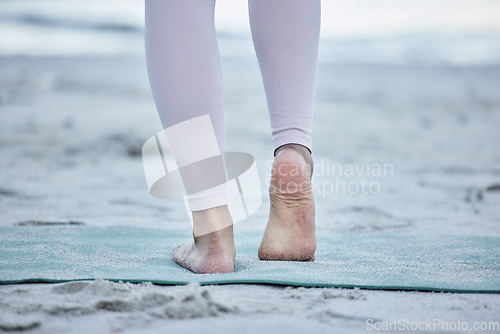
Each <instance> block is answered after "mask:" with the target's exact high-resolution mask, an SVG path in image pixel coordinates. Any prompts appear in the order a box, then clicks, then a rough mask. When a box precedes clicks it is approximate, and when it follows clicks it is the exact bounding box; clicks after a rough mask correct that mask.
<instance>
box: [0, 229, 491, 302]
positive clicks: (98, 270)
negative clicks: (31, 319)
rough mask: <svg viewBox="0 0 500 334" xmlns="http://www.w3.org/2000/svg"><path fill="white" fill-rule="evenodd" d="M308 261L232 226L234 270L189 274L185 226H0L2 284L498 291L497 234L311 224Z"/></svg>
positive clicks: (259, 236)
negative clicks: (342, 229)
mask: <svg viewBox="0 0 500 334" xmlns="http://www.w3.org/2000/svg"><path fill="white" fill-rule="evenodd" d="M317 234H318V250H317V252H316V261H315V262H278V261H260V260H259V259H258V258H257V249H258V246H259V242H260V238H261V236H262V232H261V231H258V232H238V231H237V232H236V233H235V238H236V250H237V258H236V264H235V270H236V271H235V272H234V273H231V274H213V275H207V274H206V275H196V274H193V273H191V272H190V271H188V270H185V269H183V268H181V267H180V266H178V265H177V264H176V263H175V262H174V261H173V260H172V256H171V254H172V249H173V248H174V247H175V246H177V245H180V244H182V243H184V242H186V241H188V240H190V238H191V235H190V231H188V230H171V229H150V228H138V227H123V226H113V227H92V226H85V225H75V226H13V227H0V283H3V284H8V283H25V282H66V281H72V280H86V279H95V278H102V279H107V280H112V281H127V282H144V281H148V282H153V283H157V284H187V283H190V282H199V283H200V284H202V285H203V284H228V283H263V284H280V285H293V286H308V287H349V288H350V287H359V288H367V289H390V290H422V291H447V292H485V293H500V278H499V269H500V238H497V237H487V236H443V235H402V234H371V233H366V234H354V233H327V232H324V231H318V232H317Z"/></svg>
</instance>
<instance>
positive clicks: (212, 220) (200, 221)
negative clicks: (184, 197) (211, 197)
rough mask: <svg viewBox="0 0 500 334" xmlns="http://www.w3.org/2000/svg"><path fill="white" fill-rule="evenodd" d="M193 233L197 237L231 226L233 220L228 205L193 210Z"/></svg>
mask: <svg viewBox="0 0 500 334" xmlns="http://www.w3.org/2000/svg"><path fill="white" fill-rule="evenodd" d="M192 215H193V235H194V236H195V237H199V236H203V235H207V234H211V233H214V232H217V231H220V230H223V229H226V228H228V227H231V233H232V225H233V220H232V218H231V214H230V213H229V208H228V207H227V205H224V206H218V207H215V208H210V209H207V210H202V211H193V212H192Z"/></svg>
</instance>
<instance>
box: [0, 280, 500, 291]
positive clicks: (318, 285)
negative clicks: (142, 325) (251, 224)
mask: <svg viewBox="0 0 500 334" xmlns="http://www.w3.org/2000/svg"><path fill="white" fill-rule="evenodd" d="M96 279H97V278H80V279H68V280H64V279H61V280H57V279H47V278H30V279H22V280H10V281H9V280H5V281H0V284H2V285H7V284H34V283H68V282H77V281H94V280H96ZM102 279H103V280H105V281H110V282H128V283H153V284H157V285H187V284H190V283H198V284H200V285H228V284H261V285H278V286H293V287H306V288H340V289H355V288H358V289H362V290H390V291H420V292H445V293H481V294H500V290H474V289H472V290H471V289H450V288H439V287H417V286H392V285H387V286H378V285H357V284H330V283H303V282H294V281H275V280H266V281H263V280H248V279H236V280H235V279H233V280H230V281H229V280H228V281H225V280H213V281H196V280H194V281H190V282H188V281H172V280H170V281H162V280H144V279H116V278H102Z"/></svg>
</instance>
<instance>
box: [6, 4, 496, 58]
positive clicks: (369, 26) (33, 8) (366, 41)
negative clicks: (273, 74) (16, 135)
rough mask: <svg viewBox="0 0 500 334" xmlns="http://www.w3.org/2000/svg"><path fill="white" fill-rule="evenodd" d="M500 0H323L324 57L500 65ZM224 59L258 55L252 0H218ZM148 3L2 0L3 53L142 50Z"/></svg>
mask: <svg viewBox="0 0 500 334" xmlns="http://www.w3.org/2000/svg"><path fill="white" fill-rule="evenodd" d="M499 14H500V1H497V0H435V1H431V0H420V1H416V0H351V1H340V0H324V1H323V2H322V35H321V36H322V46H321V59H320V61H322V62H334V63H335V62H336V63H345V62H355V63H374V64H411V65H452V66H478V65H479V66H481V65H499V64H500V56H499V55H500V19H498V17H499V16H500V15H499ZM216 25H217V31H218V35H219V37H220V47H221V54H222V56H223V57H224V56H243V57H246V56H249V55H250V56H253V48H252V44H251V39H250V29H249V24H248V9H247V1H245V0H241V1H237V0H217V6H216ZM143 26H144V1H143V0H104V1H103V0H101V1H99V0H44V1H40V0H0V56H19V55H25V56H26V55H27V56H89V55H142V54H143V52H144V50H143Z"/></svg>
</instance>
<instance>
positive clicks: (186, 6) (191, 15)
mask: <svg viewBox="0 0 500 334" xmlns="http://www.w3.org/2000/svg"><path fill="white" fill-rule="evenodd" d="M232 1H238V0H232ZM248 5H249V13H250V25H251V30H252V38H253V42H254V47H255V51H256V54H257V58H258V61H259V65H260V69H261V74H262V79H263V82H264V88H265V91H266V97H267V104H268V108H269V115H270V118H271V128H272V139H273V146H274V149H277V148H278V147H280V146H282V145H284V144H288V143H296V144H300V145H303V146H305V147H307V148H308V149H309V150H311V120H312V112H313V105H314V94H315V81H316V65H317V56H318V41H319V31H320V0H248ZM214 11H215V0H146V30H145V45H146V60H147V67H148V73H149V79H150V83H151V89H152V92H153V96H154V99H155V102H156V106H157V109H158V113H159V115H160V119H161V121H162V124H163V127H164V128H169V127H171V126H173V125H175V124H178V123H180V122H184V121H187V120H191V119H193V118H196V117H199V116H202V115H206V114H208V115H209V116H210V120H211V122H212V126H213V129H214V132H215V137H216V138H217V142H218V145H219V149H220V151H221V152H224V150H225V138H224V115H223V88H222V70H221V64H220V57H219V50H218V46H217V37H216V31H215V24H214ZM242 79H244V78H242ZM182 142H183V139H182V138H179V140H175V138H174V140H173V141H171V142H170V145H171V147H172V152H173V155H174V158H175V160H176V161H177V162H179V160H183V159H184V160H192V159H190V157H188V155H190V154H195V153H192V152H190V150H189V149H185V148H184V147H182V146H183V144H182ZM200 145H201V146H200V147H201V149H202V148H203V143H200ZM200 147H198V148H200ZM181 174H182V173H181ZM182 177H183V182H184V184H185V185H186V186H187V187H189V184H190V183H193V182H195V181H194V180H193V179H195V178H193V177H190V176H189V175H183V176H182ZM197 179H198V180H197V181H196V182H198V181H199V177H198V178H197ZM187 199H188V204H189V206H190V209H191V210H192V211H198V210H204V209H208V208H212V207H216V206H221V205H225V204H227V195H226V191H225V185H221V186H218V187H215V188H211V189H208V190H203V191H201V192H197V193H196V194H191V195H189V196H188V198H187Z"/></svg>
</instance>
